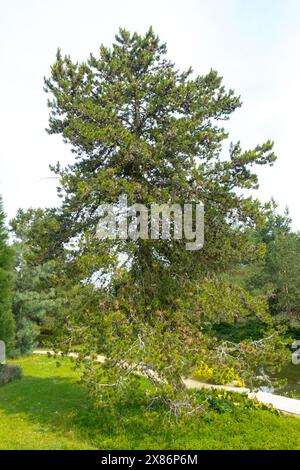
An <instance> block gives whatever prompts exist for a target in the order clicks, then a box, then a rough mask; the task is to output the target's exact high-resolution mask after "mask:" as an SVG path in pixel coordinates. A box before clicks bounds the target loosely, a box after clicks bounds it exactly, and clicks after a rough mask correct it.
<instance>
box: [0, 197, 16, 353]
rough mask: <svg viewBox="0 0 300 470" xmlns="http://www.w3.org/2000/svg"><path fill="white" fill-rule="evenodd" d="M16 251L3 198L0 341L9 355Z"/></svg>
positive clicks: (0, 223) (0, 222) (13, 331)
mask: <svg viewBox="0 0 300 470" xmlns="http://www.w3.org/2000/svg"><path fill="white" fill-rule="evenodd" d="M13 267H14V251H13V249H12V248H11V247H10V246H9V245H8V234H7V230H6V227H5V214H4V212H3V205H2V198H0V339H1V340H2V341H4V342H5V344H6V350H7V352H8V353H10V352H12V350H13V347H14V336H15V322H14V318H13V314H12V295H13V282H14V275H13Z"/></svg>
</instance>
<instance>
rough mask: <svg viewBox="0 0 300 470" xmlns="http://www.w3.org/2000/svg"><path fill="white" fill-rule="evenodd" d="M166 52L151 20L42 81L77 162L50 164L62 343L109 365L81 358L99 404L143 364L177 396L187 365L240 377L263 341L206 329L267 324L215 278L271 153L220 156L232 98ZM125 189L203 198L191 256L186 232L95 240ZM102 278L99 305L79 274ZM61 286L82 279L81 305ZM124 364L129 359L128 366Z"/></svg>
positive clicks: (240, 250) (268, 146)
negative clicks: (231, 342)
mask: <svg viewBox="0 0 300 470" xmlns="http://www.w3.org/2000/svg"><path fill="white" fill-rule="evenodd" d="M166 53H167V49H166V45H165V44H162V43H161V42H160V40H159V38H158V37H157V36H156V35H155V34H154V32H153V30H152V29H150V30H149V31H148V32H147V33H146V34H145V35H144V36H140V35H138V34H137V33H134V34H130V33H129V32H128V31H125V30H123V29H121V30H120V31H119V34H118V35H117V36H116V41H115V43H114V44H113V46H112V48H107V47H104V46H101V48H100V54H99V56H97V57H94V56H90V57H89V58H88V59H87V61H86V62H84V63H74V62H72V60H71V58H70V57H69V56H65V57H63V56H62V54H61V52H60V50H59V51H58V53H57V60H56V62H55V63H54V65H53V66H52V69H51V77H50V78H49V79H47V80H46V81H45V88H46V91H47V92H48V93H50V94H51V99H50V100H49V107H50V119H49V133H52V134H61V135H62V137H63V139H64V141H65V142H68V143H69V144H71V146H72V149H73V152H74V153H75V154H76V160H75V163H74V164H72V165H69V166H68V167H67V168H61V167H60V165H59V164H58V165H57V166H56V167H55V168H54V171H55V172H56V173H57V174H58V175H59V178H60V187H59V192H60V195H61V198H62V206H61V209H60V210H59V211H58V219H59V221H60V230H59V233H57V234H56V235H57V237H56V245H57V246H59V247H60V250H63V251H65V252H66V253H67V255H65V256H64V260H65V261H66V264H65V282H66V283H68V282H69V283H70V303H69V309H68V310H66V311H65V315H66V316H65V333H66V335H68V337H66V338H65V340H64V341H63V343H62V345H66V344H68V346H69V347H72V341H73V342H74V343H77V344H78V343H80V344H82V345H83V347H84V348H85V349H84V351H83V355H82V356H81V357H84V355H85V354H89V353H91V352H99V353H105V354H106V355H107V356H108V357H109V358H110V359H109V360H108V362H107V368H106V369H103V367H99V368H97V367H96V366H94V365H93V366H90V365H88V366H87V371H86V374H85V379H86V380H87V382H88V383H89V384H90V386H91V389H92V391H94V392H95V394H98V396H99V397H100V399H101V398H103V396H104V395H105V394H106V393H108V394H112V393H113V392H114V390H116V389H118V385H124V383H127V381H130V380H131V378H132V379H133V380H134V377H135V374H134V373H135V372H136V370H139V371H142V372H143V373H144V374H148V372H149V370H151V374H148V377H149V380H151V381H152V383H153V382H154V383H155V384H156V386H157V389H158V390H160V391H162V390H163V391H164V392H166V391H167V392H168V393H169V392H170V393H171V394H172V393H173V392H174V391H175V390H176V392H178V393H181V392H182V393H184V385H183V382H182V377H183V376H186V375H188V374H189V372H190V370H191V367H193V366H195V365H196V364H197V361H198V363H199V361H201V360H205V361H206V362H210V363H213V364H217V363H218V362H219V363H220V364H223V363H222V361H225V359H224V358H225V357H226V358H227V359H228V360H232V361H235V364H234V365H236V366H237V367H239V369H241V370H243V369H244V368H246V369H247V368H248V369H247V374H250V372H249V367H248V366H249V364H250V363H251V364H254V365H255V364H256V366H257V365H258V364H259V362H260V360H266V355H267V349H265V348H264V347H263V346H262V348H261V351H262V353H261V356H260V358H259V357H258V351H259V349H260V348H258V347H254V346H253V347H252V346H251V344H250V343H249V344H244V345H243V347H237V348H236V349H235V351H233V350H231V351H230V353H229V352H228V351H227V352H226V346H224V345H219V344H218V343H217V342H216V339H215V338H213V337H211V336H209V335H205V334H204V331H203V327H204V326H205V325H207V323H213V322H219V321H220V318H222V319H224V317H225V318H226V319H227V320H228V321H232V319H234V318H235V317H236V316H237V315H239V314H240V312H242V313H241V315H243V314H244V313H245V314H246V315H247V313H248V312H251V313H252V314H253V315H257V316H258V317H261V318H263V319H264V321H265V322H266V323H267V324H269V322H270V317H269V315H268V313H267V312H266V309H265V304H264V303H263V302H261V301H260V300H259V299H258V300H257V299H252V298H251V296H249V295H248V294H247V293H245V292H243V291H242V290H241V289H239V288H235V287H234V286H231V285H230V286H228V285H226V284H224V283H222V282H221V281H220V280H219V279H218V273H220V272H222V271H224V270H225V269H226V268H227V267H228V265H230V263H233V262H234V261H236V260H237V259H240V258H241V257H242V256H245V255H246V253H248V252H249V251H251V250H249V245H248V238H247V236H246V229H247V227H251V226H253V225H255V224H256V223H257V221H258V220H260V219H261V218H262V217H263V212H264V211H263V208H262V206H261V204H260V202H259V201H258V200H256V199H255V198H253V197H248V196H245V190H248V189H255V188H257V186H258V181H257V175H256V174H255V172H254V171H253V167H254V166H255V165H270V164H272V163H273V162H274V161H275V155H274V153H273V144H272V142H270V141H267V142H266V143H264V144H262V145H258V146H257V147H255V148H254V149H253V150H248V151H242V149H241V147H240V145H239V143H236V144H232V145H231V146H230V147H229V154H228V156H227V158H226V159H225V158H224V156H223V154H222V152H221V149H222V143H223V142H224V141H225V140H226V139H227V137H228V135H227V132H226V131H225V129H224V127H223V125H222V122H223V121H224V120H227V119H228V118H229V116H230V115H231V113H233V112H234V111H235V110H236V109H237V108H238V107H239V106H241V102H240V99H239V97H237V96H235V93H234V91H233V90H230V89H229V90H226V89H225V87H224V86H223V84H222V78H221V77H220V76H219V75H218V73H217V72H215V71H213V70H211V71H210V72H209V73H208V74H207V75H205V76H194V75H193V74H192V70H187V71H185V72H179V71H178V70H177V69H176V68H175V65H174V64H173V63H172V62H171V61H170V60H168V59H167V57H166ZM122 194H126V195H127V197H128V203H129V204H132V203H142V204H145V205H147V206H149V205H150V204H151V203H159V204H162V203H166V204H168V203H170V201H171V202H172V204H175V203H177V204H180V205H182V204H183V203H185V202H189V203H192V202H199V201H202V202H203V203H204V205H205V244H204V248H203V250H199V251H193V252H190V251H187V250H186V247H185V243H184V240H179V241H178V240H172V239H168V240H162V239H160V240H151V239H149V240H141V239H138V240H136V241H133V240H125V241H120V240H107V241H104V242H103V241H99V240H98V239H97V238H96V237H95V236H94V235H95V230H96V226H97V222H98V219H99V214H98V212H97V210H98V207H99V204H101V203H115V202H116V201H117V200H118V198H119V197H120V196H121V195H122ZM243 194H244V195H243ZM120 259H122V260H123V261H124V263H123V266H122V267H121V266H120ZM103 274H106V275H107V276H106V277H105V276H103ZM101 275H102V281H103V280H105V279H106V280H109V283H108V285H106V286H105V282H104V283H103V286H102V288H99V289H96V290H95V289H94V297H95V298H97V299H98V302H91V294H90V290H89V288H88V283H89V286H90V287H91V289H92V288H93V285H94V281H95V276H97V277H99V276H100V279H101ZM71 281H72V282H73V285H74V283H75V284H76V282H77V290H80V286H82V301H80V300H78V299H80V296H79V297H78V296H77V294H78V292H77V291H76V296H74V290H72V288H71V287H72V286H71ZM75 297H76V302H77V306H79V310H78V309H74V308H73V306H74V303H72V301H74V299H75ZM214 299H217V305H218V309H216V308H215V305H216V303H215V302H214ZM95 305H96V307H95ZM70 335H71V336H73V337H72V338H71V337H70ZM268 338H273V339H275V340H274V341H273V342H271V340H268V341H267V343H266V344H267V348H268V347H269V348H270V351H271V356H270V357H271V358H272V357H273V359H274V358H275V357H277V355H276V352H277V351H278V354H279V352H280V351H279V349H280V348H279V347H278V341H277V339H278V336H276V333H272V334H270V335H269V336H268ZM74 343H73V344H74ZM259 344H261V345H263V344H264V343H263V342H262V343H259ZM222 348H223V349H222ZM224 348H225V349H224ZM251 348H252V349H251ZM274 348H277V349H274ZM234 357H235V360H234ZM251 357H252V361H251V360H250V358H251ZM229 358H230V359H229ZM273 362H276V361H274V360H273ZM124 364H130V365H131V368H130V369H129V371H128V370H127V372H126V373H124ZM223 365H224V364H223ZM253 367H254V366H253ZM251 372H252V374H254V369H251ZM247 374H246V375H247ZM107 381H108V382H109V383H108V384H107V383H105V386H103V387H101V385H102V384H103V383H104V382H107ZM162 384H165V385H166V387H165V388H164V387H163V385H162ZM107 385H108V386H107ZM121 389H122V387H121ZM99 390H101V391H100V392H99ZM183 402H184V403H186V401H185V399H183Z"/></svg>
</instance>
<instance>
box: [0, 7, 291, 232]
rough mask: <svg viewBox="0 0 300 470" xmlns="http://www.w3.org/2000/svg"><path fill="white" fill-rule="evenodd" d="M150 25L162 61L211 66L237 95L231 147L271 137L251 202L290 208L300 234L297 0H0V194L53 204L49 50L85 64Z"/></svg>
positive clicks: (61, 151)
mask: <svg viewBox="0 0 300 470" xmlns="http://www.w3.org/2000/svg"><path fill="white" fill-rule="evenodd" d="M150 25H152V26H153V27H154V29H155V31H156V32H157V33H158V34H159V35H160V36H161V39H162V40H163V41H165V42H167V43H168V49H169V57H170V58H171V59H172V60H174V61H175V62H176V64H177V65H178V66H179V67H180V68H187V67H188V66H189V65H192V66H193V68H194V70H195V72H197V73H200V74H202V73H206V72H208V71H209V69H210V68H211V67H212V68H214V69H217V70H218V71H219V72H220V74H222V75H223V77H224V81H225V84H227V85H228V86H230V87H232V88H234V89H235V90H236V93H237V94H240V95H241V96H242V100H243V103H244V105H243V107H242V108H241V109H240V110H238V111H237V112H236V113H235V115H234V117H233V118H232V119H231V122H230V124H229V129H230V131H231V140H234V141H235V140H241V143H242V146H243V147H245V148H249V147H253V146H255V145H256V144H257V143H261V142H263V141H265V140H267V139H268V138H270V139H273V140H275V150H276V152H277V154H278V161H277V163H276V164H275V166H274V168H272V169H264V170H261V171H260V173H259V174H260V177H261V178H260V181H261V188H260V190H259V196H260V197H261V198H262V199H263V200H268V199H269V198H270V197H271V196H274V198H275V199H276V200H277V201H278V202H279V203H280V207H281V208H284V207H285V206H286V205H288V206H289V208H290V211H291V215H292V217H293V220H294V227H295V228H297V229H300V212H299V210H298V201H299V196H300V189H299V187H300V185H299V176H298V173H299V170H300V163H299V157H300V155H299V153H300V151H299V137H300V132H299V110H300V93H299V87H300V82H299V74H300V53H299V49H300V2H299V0H185V1H182V0H181V1H178V0H160V1H158V0H151V1H147V0H110V1H109V2H108V1H101V0H85V1H83V0H81V1H79V0H39V1H37V0H35V1H34V0H26V1H24V0H10V1H9V2H8V1H4V0H0V129H1V145H0V194H1V193H2V195H3V199H4V206H5V210H6V212H7V213H8V215H9V217H12V216H13V215H14V214H15V212H16V210H17V209H18V207H23V208H27V207H29V206H33V207H37V206H50V205H54V204H56V203H57V199H56V191H55V181H54V180H47V179H43V178H46V177H47V176H49V175H50V172H49V170H48V166H49V164H50V163H55V162H56V161H57V160H60V161H61V162H63V163H68V162H69V161H70V160H71V154H70V150H69V149H68V147H66V146H65V145H64V144H63V142H62V140H61V138H60V137H58V136H48V135H47V134H46V132H45V131H44V128H45V127H46V125H47V116H48V110H47V107H46V95H45V94H44V92H43V76H44V75H48V74H49V67H50V64H51V63H52V62H53V61H54V56H55V52H56V49H57V47H58V46H59V47H61V48H62V50H63V52H65V53H70V54H71V55H72V57H73V58H74V59H78V60H83V59H85V57H86V56H87V55H88V54H89V52H91V51H93V52H94V53H96V52H97V50H98V47H99V45H100V44H101V43H105V44H110V43H111V42H112V40H113V37H114V35H115V33H116V32H117V30H118V27H119V26H122V27H126V28H128V29H130V30H132V31H133V30H137V31H138V32H141V33H142V32H144V31H145V30H146V29H148V27H149V26H150Z"/></svg>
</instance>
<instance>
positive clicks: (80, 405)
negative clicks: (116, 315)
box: [0, 356, 300, 449]
mask: <svg viewBox="0 0 300 470" xmlns="http://www.w3.org/2000/svg"><path fill="white" fill-rule="evenodd" d="M11 362H12V363H16V364H19V365H21V366H22V368H23V371H24V378H23V379H22V380H21V381H16V382H12V383H10V384H7V385H5V386H2V387H0V449H147V448H148V449H300V419H298V418H293V417H286V416H277V415H275V414H272V413H270V412H269V411H262V410H254V409H249V410H236V411H234V412H225V413H222V414H219V413H217V412H209V413H208V414H207V415H206V416H205V417H204V418H193V419H191V420H189V421H187V420H185V421H180V422H178V423H176V424H174V425H173V426H171V425H170V423H169V422H168V421H166V420H164V419H163V418H162V416H161V414H160V413H159V412H158V411H145V408H144V407H143V405H142V404H141V403H138V402H137V403H126V402H124V403H121V404H120V405H119V407H118V408H117V409H116V410H115V411H114V413H112V412H110V411H108V410H95V409H94V408H93V407H92V405H91V404H90V403H89V400H88V398H87V394H86V391H85V388H84V387H83V386H82V385H80V384H78V383H77V376H76V373H75V372H73V371H72V370H71V367H70V363H69V361H68V360H66V361H65V362H64V363H63V365H62V366H61V367H56V363H55V360H54V359H49V358H48V357H45V356H34V357H28V358H22V359H18V360H16V361H11Z"/></svg>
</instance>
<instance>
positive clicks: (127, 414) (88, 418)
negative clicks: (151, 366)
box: [0, 376, 171, 449]
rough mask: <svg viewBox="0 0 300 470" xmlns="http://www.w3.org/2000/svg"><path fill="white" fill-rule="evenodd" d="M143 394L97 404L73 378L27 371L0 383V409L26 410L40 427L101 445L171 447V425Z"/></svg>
mask: <svg viewBox="0 0 300 470" xmlns="http://www.w3.org/2000/svg"><path fill="white" fill-rule="evenodd" d="M143 395H144V394H143V393H142V392H141V394H140V395H137V394H136V393H135V394H133V395H132V396H131V398H130V394H129V395H128V397H127V398H124V399H123V400H122V401H120V402H119V403H118V404H117V405H116V406H115V407H114V408H113V409H107V408H102V409H96V408H95V407H94V406H93V404H92V403H91V401H90V399H89V397H88V394H87V391H86V388H85V387H84V386H83V385H82V384H79V383H77V382H76V381H74V380H72V379H69V378H64V377H45V378H41V377H31V376H26V377H25V378H24V379H23V380H21V381H16V382H13V383H10V384H8V385H6V386H4V387H0V410H1V411H2V412H3V413H5V414H6V415H11V416H13V415H22V416H23V417H24V418H25V419H26V420H27V421H29V422H31V423H32V424H33V425H34V426H35V427H37V428H41V430H45V429H47V430H49V431H55V432H57V433H62V434H65V433H68V432H72V433H74V434H75V435H76V436H78V438H82V439H84V440H85V441H86V442H88V443H90V444H91V445H93V446H95V447H97V448H99V449H105V448H106V449H120V448H123V449H124V448H131V449H137V448H143V447H144V448H147V447H148V448H149V447H152V448H153V449H155V448H162V446H163V447H164V448H165V447H166V446H167V448H168V447H169V446H170V444H171V443H170V437H171V434H170V427H169V426H168V425H167V423H165V422H164V421H163V419H162V417H161V414H160V413H159V411H158V410H156V411H152V412H148V411H147V410H146V407H145V403H143V399H142V398H141V397H142V396H143ZM145 446H146V447H145Z"/></svg>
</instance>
